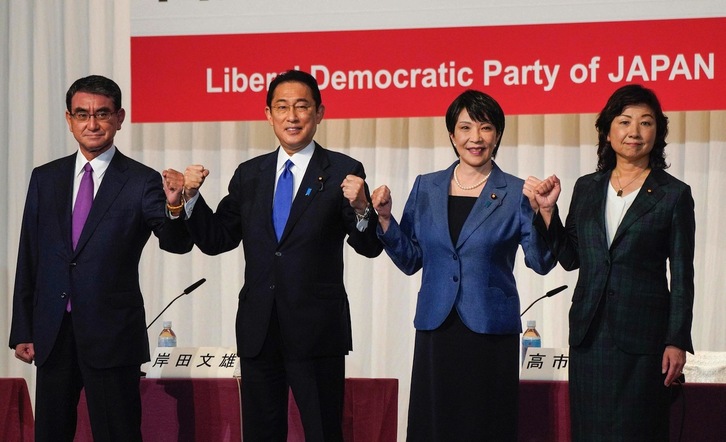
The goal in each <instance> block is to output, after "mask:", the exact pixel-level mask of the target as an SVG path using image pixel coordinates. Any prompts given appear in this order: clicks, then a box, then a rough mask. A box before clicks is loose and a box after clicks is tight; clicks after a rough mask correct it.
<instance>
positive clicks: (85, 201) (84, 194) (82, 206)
mask: <svg viewBox="0 0 726 442" xmlns="http://www.w3.org/2000/svg"><path fill="white" fill-rule="evenodd" d="M83 171H84V172H83V177H81V185H80V186H78V195H77V196H76V205H75V206H74V207H73V227H72V230H71V239H72V240H73V250H76V245H78V238H80V237H81V231H83V225H84V224H86V218H88V212H90V211H91V205H93V176H92V174H91V172H93V168H92V167H91V163H86V165H85V166H83ZM66 311H68V312H70V311H71V299H70V298H68V303H67V304H66Z"/></svg>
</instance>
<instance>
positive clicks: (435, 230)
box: [378, 162, 556, 334]
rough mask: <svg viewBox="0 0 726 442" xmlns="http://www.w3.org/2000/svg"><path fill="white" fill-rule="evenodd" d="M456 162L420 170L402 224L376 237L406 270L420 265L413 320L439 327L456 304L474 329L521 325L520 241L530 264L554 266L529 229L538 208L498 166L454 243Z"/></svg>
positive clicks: (500, 330) (504, 330)
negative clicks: (451, 207) (451, 215)
mask: <svg viewBox="0 0 726 442" xmlns="http://www.w3.org/2000/svg"><path fill="white" fill-rule="evenodd" d="M457 163H458V162H455V163H454V164H452V165H451V166H450V167H449V168H448V169H446V170H442V171H439V172H434V173H430V174H426V175H420V176H418V177H417V178H416V182H415V183H414V185H413V189H412V190H411V195H410V196H409V198H408V201H407V202H406V207H405V208H404V211H403V217H402V218H401V223H400V224H398V223H397V222H396V220H395V219H392V220H391V225H390V227H389V229H388V230H387V231H386V233H385V234H383V233H382V231H381V230H380V227H379V230H378V233H379V238H380V239H381V241H382V242H383V243H384V248H385V250H386V253H388V256H390V257H391V259H392V260H393V262H394V263H395V264H396V266H398V268H399V269H401V270H402V271H403V272H404V273H406V274H407V275H412V274H414V273H416V272H417V271H418V270H419V269H421V268H423V279H422V282H421V289H420V290H419V293H418V303H417V305H416V317H415V318H414V326H415V327H416V329H418V330H433V329H436V328H437V327H439V326H440V325H441V324H442V323H443V322H444V320H445V319H446V317H447V316H448V315H449V313H450V312H451V309H452V308H453V307H456V310H457V312H458V313H459V316H460V317H461V319H462V321H463V322H464V324H465V325H466V326H467V327H469V329H471V330H472V331H475V332H477V333H489V334H513V333H520V332H521V331H522V325H521V321H520V317H519V313H520V305H519V295H518V292H517V285H516V282H515V280H514V274H513V269H514V261H515V256H516V253H517V249H518V247H519V246H520V245H521V246H522V249H523V250H524V254H525V263H526V265H527V267H529V268H531V269H533V270H534V271H536V272H537V273H539V274H542V275H544V274H546V273H547V272H549V271H550V270H551V269H552V268H553V267H554V266H555V264H556V262H555V260H554V258H553V256H552V254H551V253H550V252H549V250H548V248H547V245H546V243H545V242H544V240H542V239H541V238H539V236H538V235H532V219H533V216H534V213H533V211H532V208H531V206H530V204H529V200H528V199H527V198H526V197H525V196H524V195H523V194H522V187H523V185H524V181H523V180H521V179H519V178H517V177H515V176H513V175H509V174H507V173H504V172H502V170H501V169H500V168H499V167H498V166H497V165H496V164H494V168H493V170H492V173H491V175H490V176H489V180H488V181H487V183H486V185H485V186H484V189H482V192H481V195H480V196H479V198H478V199H477V201H476V203H475V204H474V207H473V208H472V211H471V213H470V214H469V216H468V218H467V219H466V222H465V223H464V226H463V228H462V230H461V234H460V235H459V239H458V242H457V244H453V243H452V241H451V236H450V234H449V219H448V197H449V183H450V182H451V177H452V174H453V172H454V167H455V166H456V164H457Z"/></svg>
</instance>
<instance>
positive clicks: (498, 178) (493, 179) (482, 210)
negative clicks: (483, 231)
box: [447, 163, 507, 249]
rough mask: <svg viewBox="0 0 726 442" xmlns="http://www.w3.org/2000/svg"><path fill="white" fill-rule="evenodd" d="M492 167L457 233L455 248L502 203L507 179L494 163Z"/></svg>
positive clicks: (505, 192)
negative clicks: (459, 232)
mask: <svg viewBox="0 0 726 442" xmlns="http://www.w3.org/2000/svg"><path fill="white" fill-rule="evenodd" d="M492 167H493V169H492V173H491V175H490V176H489V179H488V180H487V182H486V184H484V188H483V189H482V190H481V194H480V195H479V198H477V199H476V203H474V207H472V209H471V213H470V214H469V216H468V217H467V218H466V221H465V222H464V226H463V227H462V228H461V234H459V240H458V242H457V244H456V248H457V249H458V248H459V247H461V246H462V244H464V242H465V241H466V240H467V239H468V238H469V237H470V236H471V235H472V233H474V231H476V229H478V228H479V226H481V225H482V224H483V223H484V221H486V220H487V218H489V216H491V214H492V213H494V210H496V208H497V207H499V206H501V205H502V201H504V197H505V196H506V195H507V181H506V180H505V179H504V173H503V172H502V170H501V169H500V168H499V166H497V165H496V163H492ZM452 173H453V172H452ZM447 231H448V230H447Z"/></svg>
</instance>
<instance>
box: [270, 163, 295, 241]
mask: <svg viewBox="0 0 726 442" xmlns="http://www.w3.org/2000/svg"><path fill="white" fill-rule="evenodd" d="M292 166H294V164H293V163H292V161H290V160H287V161H285V170H283V171H282V174H280V178H279V179H278V180H277V190H276V191H275V200H274V202H273V203H272V224H273V225H274V226H275V233H276V234H277V240H278V241H279V240H280V238H282V232H283V231H284V230H285V224H286V223H287V217H288V216H289V215H290V207H291V206H292V172H291V171H290V168H291V167H292Z"/></svg>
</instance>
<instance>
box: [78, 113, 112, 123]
mask: <svg viewBox="0 0 726 442" xmlns="http://www.w3.org/2000/svg"><path fill="white" fill-rule="evenodd" d="M117 113H118V111H115V112H111V111H98V112H96V113H94V114H89V113H88V112H84V111H78V112H75V113H72V114H70V115H71V117H73V118H74V119H75V120H76V121H80V122H84V121H88V120H90V119H91V117H94V118H95V119H96V121H106V120H108V119H109V118H111V115H113V114H117Z"/></svg>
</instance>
